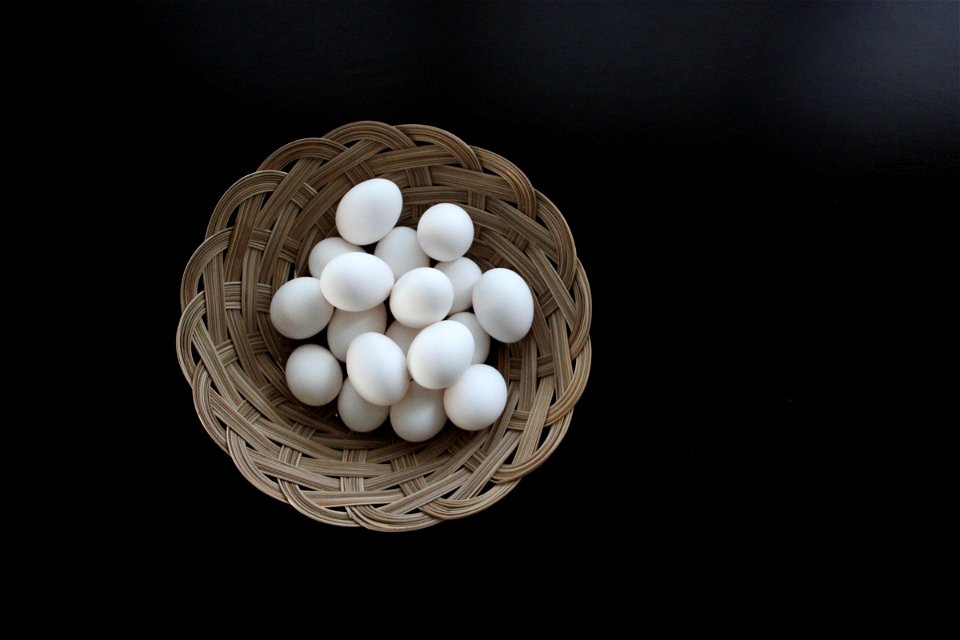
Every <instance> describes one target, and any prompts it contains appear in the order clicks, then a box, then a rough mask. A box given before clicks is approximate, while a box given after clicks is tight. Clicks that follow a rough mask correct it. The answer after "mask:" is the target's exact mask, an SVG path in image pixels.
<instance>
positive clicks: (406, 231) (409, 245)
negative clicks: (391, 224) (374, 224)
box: [373, 227, 430, 280]
mask: <svg viewBox="0 0 960 640" xmlns="http://www.w3.org/2000/svg"><path fill="white" fill-rule="evenodd" d="M373 255H375V256H377V257H378V258H380V259H381V260H383V261H384V262H386V263H387V265H389V267H390V269H391V270H392V271H393V277H394V279H397V280H399V279H400V276H402V275H403V274H405V273H406V272H408V271H411V270H413V269H416V268H418V267H429V266H430V257H429V256H427V254H425V253H424V252H423V249H421V248H420V243H419V242H418V241H417V232H416V230H414V229H411V228H410V227H395V228H394V229H391V230H390V233H388V234H387V235H385V236H384V237H383V239H382V240H381V241H380V242H378V243H377V248H376V249H374V251H373Z"/></svg>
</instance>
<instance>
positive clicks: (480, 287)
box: [473, 269, 533, 344]
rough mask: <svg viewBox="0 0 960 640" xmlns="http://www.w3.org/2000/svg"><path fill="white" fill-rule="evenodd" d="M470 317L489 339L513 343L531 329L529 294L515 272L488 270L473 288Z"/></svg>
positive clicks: (531, 298)
mask: <svg viewBox="0 0 960 640" xmlns="http://www.w3.org/2000/svg"><path fill="white" fill-rule="evenodd" d="M473 313H474V314H475V315H476V316H477V320H479V321H480V326H482V327H483V330H484V331H486V332H487V334H488V335H489V336H490V337H491V338H493V339H495V340H499V341H500V342H504V343H507V344H509V343H511V342H517V341H518V340H522V339H523V337H524V336H525V335H527V333H528V332H529V331H530V327H531V326H532V325H533V294H532V293H531V292H530V287H529V286H527V283H526V282H525V281H524V279H523V278H521V277H520V275H519V274H517V273H516V272H515V271H511V270H510V269H490V270H489V271H487V272H485V273H484V274H483V275H482V276H480V279H479V280H477V283H476V284H475V285H473Z"/></svg>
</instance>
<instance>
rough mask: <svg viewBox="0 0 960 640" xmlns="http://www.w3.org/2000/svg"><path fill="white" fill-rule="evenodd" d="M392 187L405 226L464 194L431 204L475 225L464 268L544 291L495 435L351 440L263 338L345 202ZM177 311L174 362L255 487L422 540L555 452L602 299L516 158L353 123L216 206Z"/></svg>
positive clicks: (257, 175) (410, 129)
mask: <svg viewBox="0 0 960 640" xmlns="http://www.w3.org/2000/svg"><path fill="white" fill-rule="evenodd" d="M388 175H389V176H394V177H395V178H396V181H397V182H398V186H400V188H401V191H403V192H404V214H403V215H402V216H401V220H402V221H404V220H406V221H407V222H410V221H414V222H415V221H416V219H418V217H419V214H421V213H422V211H423V210H424V209H425V208H426V204H427V203H428V202H429V201H430V199H431V198H437V197H441V196H454V198H451V199H443V200H436V202H441V201H451V202H457V203H458V204H460V205H461V206H463V207H464V209H465V210H467V212H468V213H469V214H470V215H471V218H473V219H474V223H475V227H476V228H477V229H478V232H477V236H476V240H475V242H474V244H475V245H476V252H475V251H474V248H473V247H472V248H471V252H470V253H468V255H471V253H472V254H473V256H471V257H474V256H475V257H474V260H476V261H477V262H478V264H480V265H481V267H486V268H491V266H510V267H511V268H515V267H516V268H515V270H516V271H517V272H518V273H520V275H521V276H522V277H524V279H525V280H526V281H527V283H528V284H529V285H530V287H531V289H532V290H533V291H534V294H535V296H534V297H535V309H536V311H535V321H534V328H533V329H532V330H531V332H530V334H528V336H527V337H526V338H524V339H523V340H521V341H520V342H519V343H515V344H513V345H506V346H504V347H503V348H502V349H501V351H500V352H499V354H498V355H497V362H496V366H497V368H498V369H499V370H500V371H501V373H503V374H504V376H505V378H506V379H507V382H508V401H507V408H506V409H505V411H504V414H503V416H501V418H500V420H498V421H497V422H496V423H495V424H494V425H493V426H492V427H490V428H488V429H485V430H482V431H478V432H465V431H461V430H459V429H456V428H455V427H452V426H451V425H449V424H448V425H447V426H446V427H445V428H444V430H443V431H441V433H440V434H439V435H437V436H435V438H433V439H431V440H428V441H426V442H424V443H403V442H402V441H399V442H398V441H394V440H391V439H384V438H373V437H372V436H371V435H370V434H353V433H352V432H346V433H345V432H344V427H343V426H342V423H340V424H339V425H338V424H337V423H338V422H339V419H338V418H337V417H336V416H335V404H336V403H331V404H332V405H334V406H332V407H331V405H326V406H325V407H320V408H309V409H307V408H304V407H303V406H298V405H299V403H297V402H296V401H295V400H293V399H292V396H290V395H289V391H286V393H284V391H285V383H284V382H283V376H282V374H281V375H278V372H280V368H279V362H278V358H279V356H280V355H281V354H283V353H284V349H285V348H288V347H289V346H290V345H291V344H293V341H286V339H283V338H280V337H279V336H277V335H275V332H273V329H272V327H271V326H269V322H268V321H267V322H266V325H264V314H265V313H266V312H267V308H266V307H268V304H269V299H270V297H271V296H272V293H273V291H275V289H276V287H278V286H279V284H282V282H284V281H285V280H284V278H286V279H289V278H290V277H296V276H297V275H300V274H302V273H303V269H304V268H305V258H304V256H305V254H309V249H310V248H312V246H313V244H315V243H316V242H317V241H319V239H322V238H323V237H329V236H330V235H331V231H335V229H334V227H333V226H332V225H331V224H330V223H331V215H330V212H331V207H333V205H334V204H335V202H337V201H339V196H338V194H339V195H342V192H343V191H344V190H345V189H346V188H349V186H352V184H355V183H356V182H357V181H359V180H361V179H366V178H365V176H369V177H374V176H377V177H381V176H382V177H386V176H388ZM458 200H462V201H463V202H459V201H458ZM408 226H409V225H408ZM180 301H181V310H182V313H181V317H180V321H179V323H178V327H177V336H176V348H177V357H178V361H179V364H180V367H181V371H182V373H183V375H184V377H185V378H186V380H187V382H188V384H190V385H191V387H192V389H193V400H194V407H195V409H196V411H197V414H198V417H199V418H200V421H201V424H202V425H203V426H204V428H205V429H206V430H207V432H208V434H209V435H210V436H211V438H213V439H214V441H215V442H217V444H218V445H219V446H220V447H221V448H222V449H223V450H224V451H225V452H226V453H227V454H228V455H230V456H231V458H232V459H233V461H234V463H235V464H236V465H237V468H238V469H239V470H240V472H241V473H242V474H243V475H244V476H245V477H246V478H247V480H248V481H250V482H251V484H254V486H256V487H257V488H258V489H260V490H261V491H263V492H264V493H267V494H268V495H270V496H271V497H274V498H276V499H279V500H283V501H285V502H287V503H289V504H290V505H291V506H292V507H293V508H295V509H297V510H298V511H300V512H301V513H303V514H304V515H307V516H308V517H310V518H312V519H314V520H318V521H321V522H327V523H329V524H335V525H341V526H363V527H365V528H369V529H374V530H380V531H400V530H412V529H420V528H423V527H427V526H431V525H434V524H437V523H439V522H442V521H444V520H450V519H457V518H461V517H466V516H469V515H472V514H474V513H477V512H479V511H481V510H483V509H485V508H487V507H489V506H491V505H492V504H494V503H496V502H497V501H499V500H500V499H501V498H503V497H504V496H505V495H506V494H507V493H509V492H510V491H511V490H512V489H513V487H514V486H516V484H517V482H519V480H520V479H521V478H523V477H524V476H525V475H526V474H527V473H529V472H531V471H533V470H534V469H536V468H537V467H539V466H540V465H541V464H543V462H545V461H546V459H547V458H548V457H549V456H550V454H551V453H552V452H553V451H554V450H555V449H556V447H557V446H558V445H559V443H560V441H561V440H562V439H563V437H564V436H565V434H566V432H567V430H568V429H569V426H570V423H571V420H572V416H573V409H574V406H575V404H576V402H577V400H578V399H579V398H580V396H581V395H582V393H583V390H584V388H585V387H586V384H587V381H588V378H589V369H590V362H591V357H592V346H591V341H590V335H589V331H590V323H591V320H592V298H591V292H590V286H589V281H588V279H587V276H586V273H585V271H584V269H583V265H582V264H581V263H580V260H579V258H578V257H577V253H576V246H575V244H574V242H573V237H572V233H571V231H570V228H569V225H568V224H567V223H566V220H565V219H564V218H563V215H562V214H561V213H560V211H559V209H557V207H556V206H555V205H554V204H553V202H552V201H550V200H549V199H547V198H546V197H545V196H544V195H543V194H542V193H540V192H539V191H537V190H536V189H534V188H533V186H532V184H531V183H530V181H529V180H528V179H527V178H526V176H525V175H524V174H523V173H522V172H521V171H520V170H519V169H518V168H517V167H516V166H515V165H513V164H512V163H510V162H509V161H508V160H507V159H505V158H503V157H502V156H499V155H497V154H495V153H493V152H490V151H487V150H484V149H482V148H478V147H470V146H468V145H466V143H464V142H463V141H462V140H460V139H459V138H457V137H456V136H454V135H453V134H450V133H449V132H446V131H444V130H442V129H439V128H437V127H432V126H429V125H398V126H396V127H394V126H390V125H387V124H384V123H381V122H376V121H357V122H352V123H348V124H345V125H343V126H341V127H338V128H336V129H333V130H332V131H330V132H328V133H327V134H326V135H325V136H323V137H320V138H303V139H300V140H295V141H292V142H290V143H288V144H286V145H283V146H281V147H280V148H279V149H277V150H276V151H274V152H273V153H271V154H270V155H269V156H268V157H267V158H266V159H265V160H264V162H263V163H261V165H260V167H259V168H258V169H257V170H256V171H254V172H253V173H250V174H247V175H246V176H243V177H241V178H240V179H238V180H237V181H236V182H235V183H234V184H233V185H231V186H230V187H229V188H228V189H227V190H226V191H225V192H224V194H223V195H222V196H221V198H220V200H219V201H218V203H217V205H216V207H215V208H214V211H213V213H212V214H211V217H210V223H209V225H208V228H207V233H206V237H205V239H204V241H203V242H202V243H201V244H200V245H199V246H198V247H197V249H196V251H195V252H194V253H193V255H192V256H191V258H190V259H189V260H188V262H187V266H186V268H185V269H184V273H183V277H182V278H181V291H180ZM248 368H249V370H248ZM385 428H387V427H381V428H380V429H379V430H378V431H382V430H383V429H385ZM458 432H459V433H458Z"/></svg>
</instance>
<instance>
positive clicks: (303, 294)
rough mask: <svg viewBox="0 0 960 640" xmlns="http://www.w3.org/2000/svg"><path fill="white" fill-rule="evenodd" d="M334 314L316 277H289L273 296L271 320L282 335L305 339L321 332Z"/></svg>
mask: <svg viewBox="0 0 960 640" xmlns="http://www.w3.org/2000/svg"><path fill="white" fill-rule="evenodd" d="M332 315H333V305H331V304H330V303H329V302H328V301H327V299H326V297H325V296H324V295H323V287H322V286H321V285H320V281H319V280H317V279H316V278H310V277H303V278H294V279H293V280H288V281H287V282H285V283H284V284H283V286H281V287H280V288H279V289H277V292H276V293H275V294H273V299H272V300H270V322H271V323H272V324H273V326H274V328H275V329H276V330H277V331H278V332H279V333H280V335H283V336H286V337H288V338H292V339H294V340H303V339H305V338H309V337H311V336H314V335H316V334H318V333H320V332H321V331H322V330H323V328H324V327H326V326H327V323H328V322H330V316H332Z"/></svg>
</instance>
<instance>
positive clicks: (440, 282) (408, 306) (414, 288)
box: [390, 267, 453, 329]
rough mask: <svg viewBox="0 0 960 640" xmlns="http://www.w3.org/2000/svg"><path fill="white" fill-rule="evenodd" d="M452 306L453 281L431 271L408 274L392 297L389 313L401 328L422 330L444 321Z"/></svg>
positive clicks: (401, 280) (398, 281)
mask: <svg viewBox="0 0 960 640" xmlns="http://www.w3.org/2000/svg"><path fill="white" fill-rule="evenodd" d="M451 305H453V284H452V283H451V282H450V278H448V277H447V276H445V275H443V273H441V272H440V271H437V270H436V269H433V268H431V267H421V268H419V269H414V270H413V271H408V272H407V273H405V274H404V275H403V276H401V277H400V279H399V280H397V284H396V285H394V287H393V292H392V293H391V294H390V312H391V313H393V317H394V318H396V319H397V320H399V321H400V322H401V323H402V324H405V325H407V326H408V327H411V328H413V329H422V328H423V327H425V326H427V325H428V324H433V323H434V322H439V321H440V320H443V319H444V318H445V317H446V316H447V314H448V313H450V307H451Z"/></svg>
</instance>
